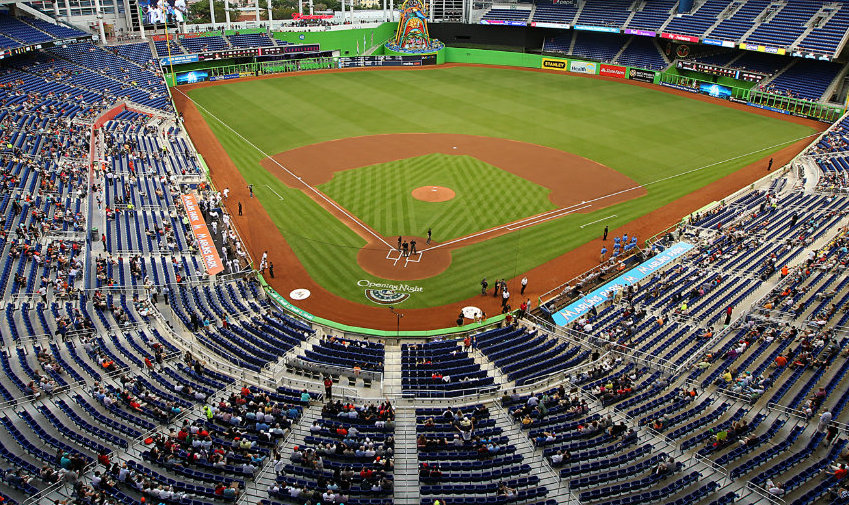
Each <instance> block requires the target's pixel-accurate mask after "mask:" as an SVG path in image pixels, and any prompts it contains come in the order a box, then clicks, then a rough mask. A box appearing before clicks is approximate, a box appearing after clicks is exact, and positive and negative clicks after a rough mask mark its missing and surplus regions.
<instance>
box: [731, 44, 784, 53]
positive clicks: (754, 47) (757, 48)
mask: <svg viewBox="0 0 849 505" xmlns="http://www.w3.org/2000/svg"><path fill="white" fill-rule="evenodd" d="M740 49H745V50H746V51H757V52H759V53H769V54H781V55H785V54H787V50H786V49H784V48H781V47H770V46H760V45H758V44H746V43H741V44H740Z"/></svg>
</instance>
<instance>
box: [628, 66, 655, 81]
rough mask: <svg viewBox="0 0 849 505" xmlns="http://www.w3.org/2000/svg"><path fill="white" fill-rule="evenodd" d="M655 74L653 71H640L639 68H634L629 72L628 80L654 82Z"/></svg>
mask: <svg viewBox="0 0 849 505" xmlns="http://www.w3.org/2000/svg"><path fill="white" fill-rule="evenodd" d="M654 76H655V73H654V72H652V71H651V70H640V69H639V68H632V69H631V70H629V71H628V79H631V80H633V81H641V82H654Z"/></svg>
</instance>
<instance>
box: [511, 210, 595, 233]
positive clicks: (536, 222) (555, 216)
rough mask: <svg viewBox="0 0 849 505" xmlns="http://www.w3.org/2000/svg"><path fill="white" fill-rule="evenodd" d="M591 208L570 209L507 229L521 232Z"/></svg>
mask: <svg viewBox="0 0 849 505" xmlns="http://www.w3.org/2000/svg"><path fill="white" fill-rule="evenodd" d="M590 207H592V205H584V206H582V207H578V208H577V209H569V210H568V211H566V212H563V213H561V214H554V215H551V216H548V217H544V218H542V219H538V220H534V221H529V222H527V223H524V224H520V225H519V226H512V225H511V226H508V227H507V229H508V230H510V231H515V230H521V229H522V228H525V227H527V226H533V225H535V224H540V223H542V222H545V221H548V220H549V219H557V218H558V217H563V216H566V215H568V214H571V213H573V212H578V211H579V210H583V209H589V208H590Z"/></svg>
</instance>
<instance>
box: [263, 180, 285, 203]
mask: <svg viewBox="0 0 849 505" xmlns="http://www.w3.org/2000/svg"><path fill="white" fill-rule="evenodd" d="M265 187H266V188H268V190H269V191H271V192H272V193H274V194H275V195H277V198H279V199H281V200H282V199H283V197H282V196H280V193H278V192H277V191H274V189H272V187H271V186H269V185H268V184H266V185H265Z"/></svg>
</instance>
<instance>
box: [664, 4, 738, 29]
mask: <svg viewBox="0 0 849 505" xmlns="http://www.w3.org/2000/svg"><path fill="white" fill-rule="evenodd" d="M726 7H728V0H707V1H706V2H705V3H703V4H702V5H701V6H700V7H699V8H698V10H696V11H695V12H693V13H690V14H684V15H683V16H681V17H676V18H675V19H673V20H672V21H671V22H670V23H669V24H668V25H666V28H664V30H663V31H665V32H671V33H682V34H685V35H695V36H700V35H702V34H703V33H705V31H707V29H708V28H710V27H711V26H712V25H713V24H714V23H716V22H717V19H718V16H719V14H720V13H721V12H722V11H723V10H725V8H726Z"/></svg>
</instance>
